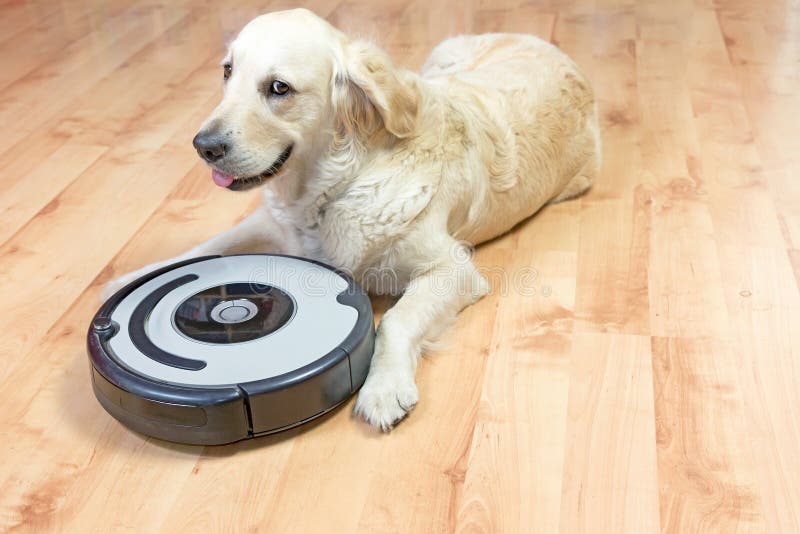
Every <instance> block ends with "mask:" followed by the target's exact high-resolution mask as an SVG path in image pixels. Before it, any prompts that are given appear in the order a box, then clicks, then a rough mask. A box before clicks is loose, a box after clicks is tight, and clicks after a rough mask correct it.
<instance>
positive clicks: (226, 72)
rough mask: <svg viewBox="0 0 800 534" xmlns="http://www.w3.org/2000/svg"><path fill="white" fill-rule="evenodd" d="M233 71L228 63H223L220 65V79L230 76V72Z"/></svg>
mask: <svg viewBox="0 0 800 534" xmlns="http://www.w3.org/2000/svg"><path fill="white" fill-rule="evenodd" d="M232 72H233V66H232V65H231V64H230V63H225V64H224V65H223V66H222V79H223V80H227V79H228V78H230V77H231V73H232Z"/></svg>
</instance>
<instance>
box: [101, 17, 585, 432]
mask: <svg viewBox="0 0 800 534" xmlns="http://www.w3.org/2000/svg"><path fill="white" fill-rule="evenodd" d="M222 69H223V79H224V94H223V97H222V101H221V103H220V104H219V105H218V106H217V108H216V109H215V110H214V111H213V112H212V113H211V115H210V116H209V117H208V119H207V120H206V121H205V122H204V123H203V125H202V126H201V127H200V130H199V132H198V133H197V135H196V137H195V138H194V141H193V144H194V147H195V148H196V150H197V152H198V154H199V155H200V157H201V158H202V159H203V160H205V162H206V163H207V164H208V165H209V166H210V167H211V174H212V179H213V181H214V183H216V184H217V185H219V186H221V187H226V188H228V189H230V190H233V191H243V190H247V189H251V188H255V187H262V188H263V200H264V202H263V205H262V206H261V207H260V208H259V209H257V210H256V211H255V212H254V213H252V214H251V215H249V216H248V217H247V218H245V219H244V220H243V221H242V222H241V223H239V224H237V225H236V226H234V227H233V228H231V229H229V230H227V231H225V232H223V233H221V234H219V235H217V236H216V237H213V238H212V239H210V240H209V241H207V242H204V243H202V244H200V245H197V246H195V247H194V248H192V249H190V250H188V251H187V252H186V253H185V254H182V255H180V256H178V257H176V258H172V259H170V260H167V261H164V262H159V263H155V264H153V265H149V266H147V267H145V268H143V269H140V270H138V271H136V272H133V273H130V274H128V275H125V276H123V277H121V278H119V279H117V280H114V281H112V282H110V283H109V284H107V285H106V287H105V288H104V290H103V292H102V296H104V297H106V298H107V297H108V296H110V295H111V294H113V293H114V292H115V291H116V290H118V289H119V288H121V287H122V286H124V285H126V284H127V283H128V282H130V281H132V280H134V279H136V278H138V277H139V276H141V275H143V274H145V273H147V272H150V271H153V270H155V269H158V268H160V267H163V266H164V265H168V264H170V263H173V262H176V261H180V260H183V259H188V258H193V257H197V256H204V255H211V254H236V253H248V252H250V253H255V252H273V253H282V254H290V255H295V256H304V257H309V258H313V259H316V260H320V261H322V262H325V263H328V264H331V265H333V266H335V267H337V268H339V269H342V270H344V271H347V272H349V273H351V274H352V275H353V276H354V277H355V279H356V280H359V281H360V282H361V283H362V285H363V286H364V287H365V289H367V290H368V291H369V292H371V293H375V294H381V293H397V294H399V299H398V300H397V302H396V303H395V304H394V305H393V306H392V307H391V308H390V309H388V310H387V311H386V313H385V314H384V315H383V317H382V319H381V321H380V324H379V326H378V330H377V337H376V342H375V352H374V356H373V359H372V363H371V366H370V370H369V374H368V377H367V379H366V381H365V383H364V385H363V387H362V388H361V390H360V392H359V394H358V398H357V401H356V404H355V413H356V414H357V415H359V416H360V417H362V418H363V419H365V420H366V421H367V422H368V423H370V424H371V425H374V426H375V427H378V428H380V429H382V430H383V431H389V430H390V429H391V428H392V427H393V426H394V425H395V424H397V422H399V421H400V420H401V419H403V417H405V416H406V414H407V413H408V412H409V411H410V410H411V409H412V408H413V407H414V406H415V405H416V404H417V401H418V398H419V397H418V392H417V387H416V384H415V381H414V375H415V372H416V368H417V363H418V360H419V358H420V356H421V354H422V353H423V352H424V350H425V349H426V347H428V346H429V345H430V344H431V343H432V342H433V341H435V340H436V338H437V337H438V336H439V335H440V334H441V333H442V331H443V330H444V329H445V328H446V327H447V326H448V325H449V324H450V323H451V322H453V321H454V320H455V318H456V316H457V314H458V313H459V312H460V311H461V310H462V309H463V308H464V307H466V306H468V305H470V304H472V303H474V302H476V301H477V300H479V299H480V298H481V297H483V296H484V295H486V294H487V293H488V292H489V290H490V287H489V284H488V282H487V281H486V279H485V278H484V277H483V276H482V275H481V274H480V272H479V271H478V269H476V267H475V266H474V264H473V263H472V261H471V259H470V256H469V247H470V246H472V245H474V244H478V243H481V242H483V241H486V240H489V239H492V238H494V237H496V236H499V235H501V234H503V233H505V232H507V231H508V230H510V229H511V228H512V227H513V226H514V225H515V224H517V223H519V222H520V221H522V220H524V219H526V218H528V217H530V216H531V215H533V214H534V213H535V212H537V211H538V210H539V209H540V208H541V207H542V206H544V205H545V204H547V203H553V202H559V201H561V200H566V199H569V198H572V197H575V196H577V195H580V194H581V193H583V192H584V191H586V190H587V189H588V188H589V187H590V186H591V184H592V182H593V180H594V178H595V176H596V174H597V172H598V169H599V166H600V136H599V132H598V123H597V109H596V104H595V99H594V93H593V90H592V87H591V85H590V83H589V82H588V81H587V79H586V77H585V76H584V75H583V74H582V73H581V71H580V70H579V69H578V67H577V66H576V65H575V63H574V62H573V61H572V60H570V59H569V58H568V57H567V56H566V55H565V54H564V53H562V52H561V51H559V50H558V49H557V48H556V47H555V46H553V45H551V44H549V43H547V42H545V41H542V40H540V39H538V38H536V37H533V36H531V35H518V34H486V35H464V36H458V37H453V38H450V39H447V40H445V41H444V42H442V43H441V44H439V45H438V46H436V48H435V49H434V50H433V51H432V53H431V55H430V57H428V59H427V60H426V62H425V64H424V66H423V68H422V70H421V73H420V74H416V73H412V72H410V71H407V70H404V69H400V68H397V67H395V66H394V65H393V64H392V61H391V59H390V58H389V56H388V55H387V54H386V53H385V52H384V51H382V50H381V49H380V48H378V47H376V46H375V45H373V44H371V43H370V42H367V41H364V40H359V39H350V38H348V37H347V36H346V35H345V34H344V33H342V32H340V31H339V30H337V29H336V28H334V27H333V26H332V25H330V24H328V23H327V22H326V21H325V20H323V19H322V18H319V17H317V16H316V15H315V14H313V13H312V12H311V11H308V10H305V9H295V10H289V11H280V12H274V13H269V14H266V15H262V16H259V17H257V18H255V19H254V20H253V21H251V22H250V23H248V24H247V25H246V26H245V27H244V29H242V31H241V32H240V33H239V35H238V36H237V37H236V39H235V40H234V41H233V42H232V43H231V44H230V47H229V50H228V54H227V56H226V57H225V59H224V61H223V63H222ZM375 273H380V274H379V275H376V274H375ZM386 273H389V274H390V276H385V274H386Z"/></svg>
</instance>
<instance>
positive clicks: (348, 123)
mask: <svg viewBox="0 0 800 534" xmlns="http://www.w3.org/2000/svg"><path fill="white" fill-rule="evenodd" d="M342 55H343V57H342V58H341V60H340V61H339V62H338V63H339V64H338V65H336V66H335V68H334V76H333V105H334V109H335V112H336V113H337V115H338V118H339V120H340V121H341V125H340V126H341V127H343V128H344V129H345V130H346V131H348V132H358V133H361V132H372V131H374V128H375V126H376V121H378V120H380V121H382V122H383V126H384V127H385V128H386V130H387V131H388V132H389V133H391V134H392V135H394V136H396V137H408V136H410V135H411V134H413V133H414V128H415V126H416V119H417V109H418V107H419V97H418V92H417V87H416V82H414V81H412V80H410V79H407V78H408V75H407V74H405V73H402V72H398V71H397V70H395V68H394V65H393V64H392V61H391V59H390V58H389V56H388V55H387V54H386V52H384V51H383V50H381V49H380V48H378V47H377V46H375V45H373V44H370V43H368V42H366V41H352V42H350V43H346V44H344V46H343V54H342Z"/></svg>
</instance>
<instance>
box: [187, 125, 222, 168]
mask: <svg viewBox="0 0 800 534" xmlns="http://www.w3.org/2000/svg"><path fill="white" fill-rule="evenodd" d="M192 144H193V145H194V147H195V148H196V149H197V153H198V154H200V157H201V158H203V159H204V160H206V161H207V162H209V163H214V162H215V161H219V160H220V159H222V156H224V155H225V151H226V150H227V149H228V146H227V145H226V144H225V142H224V139H223V138H222V136H220V135H218V134H214V133H205V132H200V133H198V134H197V135H195V136H194V139H192Z"/></svg>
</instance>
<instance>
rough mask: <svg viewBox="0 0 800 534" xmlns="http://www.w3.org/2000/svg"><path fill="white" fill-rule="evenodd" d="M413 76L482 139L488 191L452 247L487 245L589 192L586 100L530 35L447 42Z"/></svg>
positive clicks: (564, 63)
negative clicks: (440, 90) (546, 208)
mask: <svg viewBox="0 0 800 534" xmlns="http://www.w3.org/2000/svg"><path fill="white" fill-rule="evenodd" d="M422 76H423V77H424V78H425V79H427V80H429V81H430V82H431V83H432V84H434V85H440V86H445V87H446V89H445V90H446V91H448V92H449V93H450V94H452V95H453V99H452V100H453V101H457V102H459V103H460V105H459V110H460V111H461V112H463V113H464V114H465V116H467V117H468V118H469V119H470V121H471V122H472V123H473V124H476V125H478V126H479V127H478V128H477V129H476V130H477V131H479V132H482V137H483V139H481V140H480V141H479V143H478V145H479V146H481V149H480V152H481V154H482V162H481V163H482V164H483V165H484V166H485V168H486V169H487V170H488V177H487V178H488V180H487V181H488V183H487V184H486V191H485V192H484V194H483V195H481V202H480V206H477V207H476V206H472V207H471V209H470V220H469V221H465V222H464V224H463V228H461V229H460V231H459V234H460V235H459V237H462V238H465V239H469V240H471V241H474V242H480V241H483V240H485V239H489V238H491V237H494V236H495V235H498V234H500V233H502V232H504V231H506V230H508V229H509V228H510V227H512V226H513V225H514V224H516V223H517V222H519V221H520V220H522V219H524V218H526V217H528V216H530V215H531V214H533V213H534V212H536V211H537V210H538V209H539V208H541V207H542V206H543V205H544V204H545V203H547V202H549V201H553V200H556V201H558V200H563V199H566V198H570V197H573V196H576V195H578V194H580V193H582V192H583V191H585V190H586V189H587V188H588V187H589V186H590V185H591V182H592V180H593V179H594V177H595V175H596V173H597V170H598V166H599V157H600V146H599V145H600V140H599V134H598V128H597V117H596V109H595V102H594V93H593V91H592V88H591V86H590V85H589V82H588V81H587V80H586V78H585V76H584V75H583V74H582V73H581V71H580V70H579V69H578V67H577V66H576V65H575V63H574V62H573V61H572V60H571V59H570V58H569V57H568V56H567V55H566V54H564V53H562V52H561V51H560V50H559V49H558V48H556V47H555V46H553V45H551V44H549V43H547V42H545V41H542V40H541V39H538V38H536V37H533V36H531V35H518V34H485V35H474V36H459V37H454V38H451V39H448V40H446V41H444V42H443V43H441V44H440V45H438V46H437V47H436V48H435V49H434V50H433V52H432V53H431V55H430V57H429V58H428V60H427V61H426V62H425V65H424V66H423V68H422Z"/></svg>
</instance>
